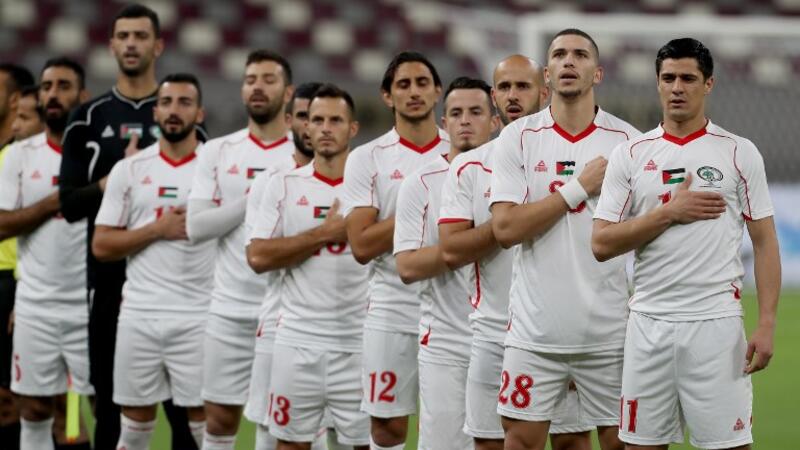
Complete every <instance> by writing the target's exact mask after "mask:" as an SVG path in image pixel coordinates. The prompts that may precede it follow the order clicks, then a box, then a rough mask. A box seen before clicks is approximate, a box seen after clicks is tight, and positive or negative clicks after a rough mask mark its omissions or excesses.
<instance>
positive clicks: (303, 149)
mask: <svg viewBox="0 0 800 450" xmlns="http://www.w3.org/2000/svg"><path fill="white" fill-rule="evenodd" d="M292 139H293V140H294V148H296V149H297V151H298V152H300V153H301V154H302V155H303V156H305V157H306V158H313V157H314V149H313V148H311V147H308V146H306V143H305V142H304V141H303V136H301V135H300V134H299V133H297V132H296V131H294V130H292Z"/></svg>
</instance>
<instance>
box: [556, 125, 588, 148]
mask: <svg viewBox="0 0 800 450" xmlns="http://www.w3.org/2000/svg"><path fill="white" fill-rule="evenodd" d="M596 129H597V125H595V124H594V122H592V123H590V124H589V126H588V127H586V129H585V130H583V131H581V132H580V133H578V134H576V135H574V136H573V135H571V134H569V132H567V130H565V129H563V128H561V127H560V126H559V125H558V124H557V123H556V122H555V121H553V130H554V131H555V132H556V133H558V134H560V135H561V137H563V138H564V139H566V140H568V141H570V142H572V143H573V144H574V143H576V142H578V141H580V140H581V139H583V138H585V137H586V136H589V135H590V134H592V132H593V131H594V130H596Z"/></svg>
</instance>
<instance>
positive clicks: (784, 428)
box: [0, 0, 800, 450]
mask: <svg viewBox="0 0 800 450" xmlns="http://www.w3.org/2000/svg"><path fill="white" fill-rule="evenodd" d="M123 3H124V2H120V1H111V0H70V1H67V0H63V1H59V0H0V61H14V62H18V63H22V64H24V65H26V66H27V67H29V68H30V69H32V70H33V71H34V72H38V71H39V68H40V67H41V66H42V64H43V63H44V61H45V60H46V59H47V58H49V57H51V56H55V55H62V54H64V55H69V56H72V57H75V58H77V59H78V60H80V61H81V62H83V63H84V64H85V66H86V68H87V73H88V75H89V88H90V90H91V92H92V94H93V95H97V94H100V93H102V92H104V91H106V90H107V89H108V88H109V86H110V85H111V84H112V83H113V81H114V76H115V73H116V70H117V69H116V62H115V61H114V59H113V58H112V57H111V55H110V53H109V51H108V49H107V42H108V36H109V21H110V19H111V17H112V16H113V15H114V14H115V13H116V11H117V10H118V9H119V8H120V6H121V5H122V4H123ZM141 3H143V4H146V5H148V6H150V7H152V8H153V9H154V10H156V11H157V12H158V13H159V15H160V18H161V22H162V30H163V37H164V39H165V40H166V43H167V49H166V52H165V54H164V55H163V56H162V57H161V59H160V60H159V63H158V74H159V75H164V74H167V73H169V72H175V71H189V72H193V73H196V74H197V75H199V76H200V78H201V81H202V83H203V88H204V95H205V98H206V101H205V103H206V109H207V124H208V128H209V131H210V133H211V135H212V136H219V135H222V134H225V133H228V132H231V131H233V130H236V129H239V128H241V127H242V125H243V124H244V123H245V121H246V115H245V111H244V108H243V106H242V104H241V100H240V96H239V87H240V84H241V78H242V73H243V66H244V60H245V56H246V54H247V53H248V52H249V51H250V50H252V49H255V48H269V49H273V50H276V51H278V52H281V53H282V54H283V55H285V56H286V57H287V58H288V59H289V61H290V62H291V64H292V66H293V69H294V72H295V82H297V83H300V82H304V81H312V80H314V81H316V80H324V81H331V82H335V83H337V84H340V85H341V86H343V87H345V88H347V89H349V90H350V91H351V92H352V93H353V94H354V97H355V98H356V102H357V107H358V118H359V120H360V121H361V123H362V131H361V133H360V135H359V137H358V138H357V140H356V142H358V143H361V142H364V141H367V140H369V139H371V138H373V137H375V136H377V135H379V134H380V133H382V132H384V131H385V130H386V128H388V127H389V126H391V121H392V117H391V114H390V112H389V111H388V110H387V109H386V108H385V106H384V105H383V104H382V102H381V101H380V97H379V89H378V85H379V82H380V78H381V76H382V74H383V71H384V69H385V67H386V64H387V63H388V61H389V60H390V59H391V57H392V56H393V55H394V54H395V53H397V52H398V51H401V50H405V49H414V50H418V51H421V52H423V53H425V54H426V55H428V56H429V57H430V58H431V60H432V61H433V62H434V64H435V65H436V67H437V68H438V70H439V72H440V75H441V76H442V80H443V82H444V83H448V82H449V81H450V80H451V79H453V78H454V77H456V76H459V75H471V76H482V77H484V78H485V79H487V80H490V79H491V71H492V68H493V67H494V65H495V64H496V63H497V62H498V61H499V60H500V59H502V58H503V57H504V56H506V55H509V54H511V53H517V52H522V53H525V54H527V55H528V56H531V57H533V58H535V59H537V60H539V61H540V62H542V61H543V60H544V54H545V50H546V45H547V43H548V37H549V36H550V35H551V34H553V33H554V32H556V31H558V30H559V29H562V28H566V27H569V26H577V27H579V28H583V29H585V30H586V31H588V32H589V33H590V34H592V35H593V36H594V37H595V39H596V40H597V42H598V44H599V47H600V51H601V60H602V63H603V66H604V67H605V70H606V72H605V79H604V81H603V83H602V85H601V86H600V87H599V89H598V90H597V92H598V98H599V103H600V105H601V106H602V107H603V108H604V109H606V110H608V111H609V112H612V113H614V114H617V115H619V116H621V117H623V118H625V119H627V120H628V121H630V122H631V123H633V124H634V125H636V126H637V127H639V128H640V129H642V130H648V129H650V128H652V127H653V126H654V125H655V124H657V123H658V121H659V119H660V109H659V105H658V99H657V96H656V90H655V74H654V68H653V60H654V58H655V53H656V50H657V49H658V47H660V46H661V45H662V44H663V43H665V42H666V41H667V40H669V39H671V38H675V37H682V36H692V37H696V38H698V39H700V40H702V41H703V42H704V43H705V44H706V45H707V46H708V47H709V48H710V49H711V51H712V53H713V55H714V57H715V62H716V68H715V76H716V80H717V84H716V86H715V89H714V92H713V93H712V96H711V100H710V111H709V116H710V117H711V119H712V120H713V121H714V122H715V123H717V124H719V125H721V126H723V127H725V128H727V129H729V130H731V131H733V132H735V133H737V134H740V135H742V136H745V137H748V138H750V139H751V140H752V141H754V142H755V143H756V145H757V146H758V147H759V149H760V150H761V152H762V154H763V155H764V159H765V162H766V167H767V174H768V177H769V180H770V182H771V184H772V195H773V200H774V201H775V206H776V224H777V227H778V233H779V240H780V242H781V250H782V258H783V263H784V284H785V286H786V292H787V294H786V295H785V296H784V298H783V300H782V302H783V303H782V305H781V313H780V314H779V318H780V322H779V329H778V336H777V341H776V349H777V351H776V359H775V360H774V364H773V366H772V367H771V368H770V369H769V370H768V371H766V372H765V373H764V374H760V375H758V376H757V377H756V378H755V383H756V423H757V426H756V439H757V441H756V442H757V443H759V442H761V445H757V446H756V448H762V449H768V450H773V449H774V450H782V449H791V448H797V444H796V433H793V432H792V431H791V430H792V426H793V422H794V419H793V418H796V417H797V414H796V413H795V412H793V411H794V410H795V408H796V406H795V405H796V404H797V403H798V400H800V396H798V395H797V392H798V391H797V388H796V382H793V381H792V380H795V381H796V374H797V372H798V371H799V370H800V351H798V350H797V344H798V343H800V332H799V331H798V330H800V306H798V302H799V301H800V295H798V293H800V290H798V289H800V208H798V207H797V205H800V145H798V143H800V85H799V82H800V0H710V1H702V0H562V1H548V0H447V1H422V0H420V1H414V0H338V1H337V0H145V1H142V2H141ZM747 252H748V250H747V246H746V245H745V253H746V254H747ZM746 265H747V266H749V265H750V263H747V264H746ZM746 306H747V310H748V324H749V325H748V326H749V327H751V326H752V323H753V319H755V316H756V314H755V313H756V307H755V303H754V301H753V297H752V295H751V296H748V300H747V301H746ZM790 408H791V409H790ZM161 430H162V431H163V428H161ZM247 430H249V431H251V430H252V429H251V428H249V427H247ZM249 431H248V432H249ZM161 436H162V437H161V438H159V440H158V442H155V443H154V446H153V448H159V449H160V448H166V445H167V444H166V442H167V441H166V440H164V439H166V437H165V435H163V434H161ZM250 438H251V436H249V435H248V434H247V433H245V434H244V435H243V440H242V442H241V446H240V447H239V448H252V446H251V445H252V444H250V442H252V441H250ZM409 448H411V446H409ZM686 448H688V447H686Z"/></svg>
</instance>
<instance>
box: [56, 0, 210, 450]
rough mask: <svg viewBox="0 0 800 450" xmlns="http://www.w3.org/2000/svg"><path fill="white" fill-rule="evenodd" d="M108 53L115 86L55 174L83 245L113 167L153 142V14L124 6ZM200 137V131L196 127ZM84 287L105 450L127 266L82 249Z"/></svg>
mask: <svg viewBox="0 0 800 450" xmlns="http://www.w3.org/2000/svg"><path fill="white" fill-rule="evenodd" d="M109 47H110V48H111V52H112V53H113V54H114V57H115V58H116V60H117V65H118V67H119V71H118V73H117V81H116V84H115V85H114V86H113V87H112V88H111V90H110V91H109V92H107V93H105V94H103V95H101V96H99V97H97V98H95V99H93V100H91V101H89V102H88V103H85V104H84V105H82V106H81V107H80V108H78V110H77V111H75V113H74V114H73V115H72V117H71V118H70V123H69V125H68V126H67V129H66V131H65V133H64V143H63V145H64V157H63V159H62V161H61V174H60V176H59V189H60V200H61V212H62V214H63V215H64V217H65V218H66V219H67V221H68V222H74V221H78V220H82V219H84V218H88V220H89V223H88V231H87V242H91V241H92V236H93V235H94V218H95V216H96V215H97V210H98V208H99V207H100V201H101V199H102V197H103V191H104V190H105V185H106V181H107V175H108V173H109V172H110V171H111V168H112V167H113V166H114V163H116V162H117V161H119V160H120V159H122V158H123V157H124V156H126V155H131V154H135V153H136V152H137V149H138V148H144V147H146V146H149V145H151V144H153V143H155V142H156V141H157V139H158V137H159V127H158V125H157V124H156V123H155V121H154V119H153V107H154V106H155V102H156V97H155V92H156V89H157V88H158V82H157V81H156V75H155V62H156V59H157V58H158V57H159V56H160V55H161V53H162V52H163V50H164V42H163V40H162V38H161V34H160V27H159V20H158V16H157V15H156V13H155V12H153V10H151V9H150V8H147V7H145V6H141V5H136V4H133V5H127V6H125V7H123V8H122V9H121V10H120V11H119V13H117V15H116V16H115V17H114V19H113V21H112V23H111V39H110V41H109ZM198 132H200V133H204V132H203V131H202V129H200V128H198ZM87 282H88V287H89V305H90V311H89V359H90V363H91V366H92V367H91V381H92V384H93V385H94V387H95V389H96V391H97V395H96V397H95V416H96V420H97V422H96V425H95V440H94V445H95V447H97V448H100V449H111V448H115V447H114V446H115V445H116V444H117V440H118V439H119V407H118V406H116V405H115V404H114V403H113V401H112V393H113V379H114V377H113V362H114V346H115V343H114V339H116V334H117V317H118V316H119V305H120V302H121V301H122V296H121V295H122V294H121V292H122V284H123V283H124V282H125V261H124V260H119V261H115V262H111V263H101V262H99V261H97V260H96V259H95V257H94V256H93V255H92V253H91V251H88V253H87ZM164 406H165V410H166V412H167V417H168V418H169V419H170V425H171V426H172V442H173V447H175V448H181V449H192V448H194V445H195V444H194V440H193V439H192V436H191V434H190V433H189V429H188V428H187V427H186V411H185V410H183V409H176V408H174V407H172V406H171V403H170V402H167V403H166V404H165V405H164Z"/></svg>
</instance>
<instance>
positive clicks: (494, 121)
mask: <svg viewBox="0 0 800 450" xmlns="http://www.w3.org/2000/svg"><path fill="white" fill-rule="evenodd" d="M490 127H491V130H492V134H495V133H496V132H497V130H499V129H500V116H499V115H497V114H492V118H491V125H490Z"/></svg>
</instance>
